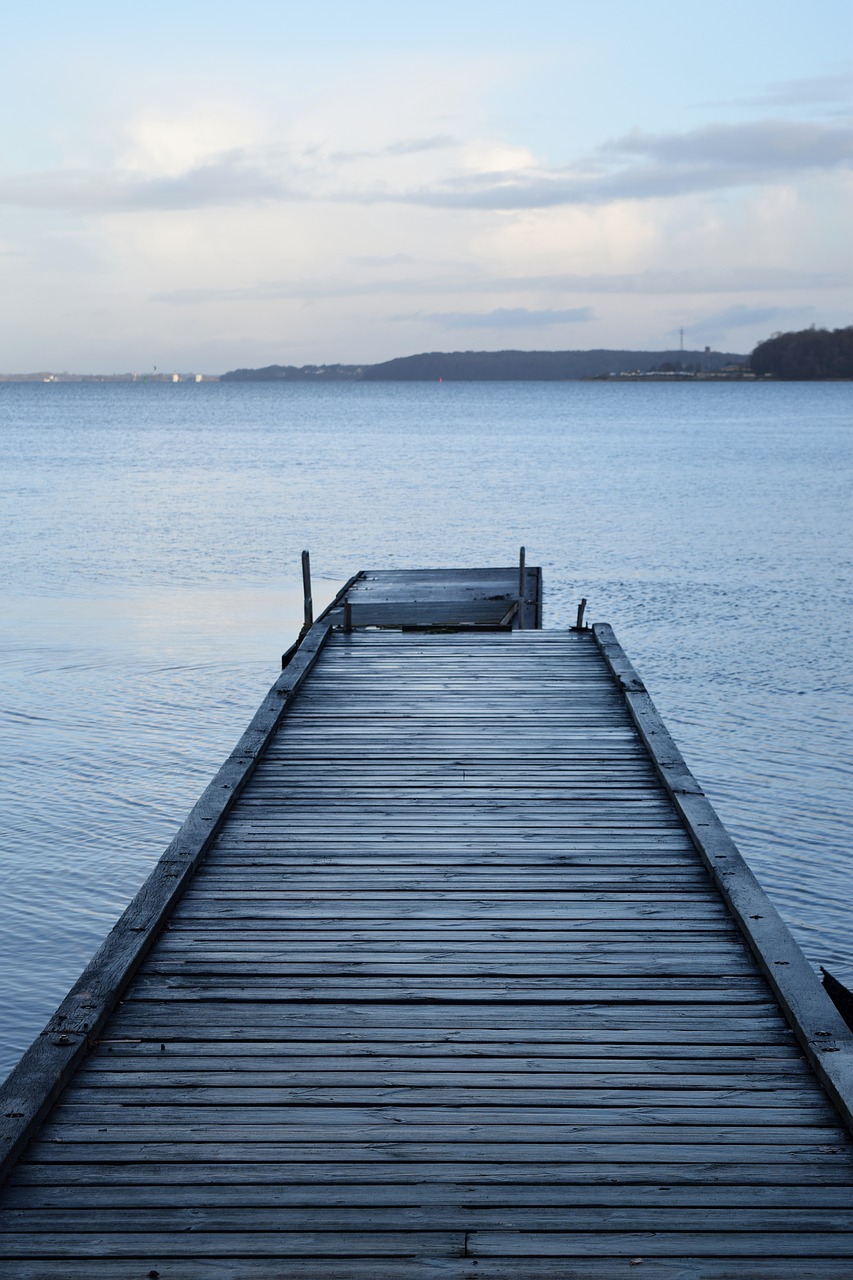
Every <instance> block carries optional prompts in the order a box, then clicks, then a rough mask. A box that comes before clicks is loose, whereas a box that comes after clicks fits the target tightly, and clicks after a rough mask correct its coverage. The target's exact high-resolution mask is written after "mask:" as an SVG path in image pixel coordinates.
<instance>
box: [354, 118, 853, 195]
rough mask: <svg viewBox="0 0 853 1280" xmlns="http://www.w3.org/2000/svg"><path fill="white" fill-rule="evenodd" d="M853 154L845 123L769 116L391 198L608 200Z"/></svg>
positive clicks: (635, 138) (756, 176)
mask: <svg viewBox="0 0 853 1280" xmlns="http://www.w3.org/2000/svg"><path fill="white" fill-rule="evenodd" d="M852 159H853V147H851V139H850V132H849V130H848V129H846V128H843V127H842V126H840V125H828V124H813V123H802V122H797V121H786V120H764V121H758V122H754V123H744V124H733V125H707V126H705V127H702V128H698V129H692V130H690V131H688V132H686V133H671V134H648V133H641V132H639V131H636V132H634V133H630V134H627V135H625V136H624V137H622V138H617V139H616V140H614V141H612V142H609V143H606V144H605V145H604V146H602V147H601V148H599V151H598V152H597V154H596V156H595V157H593V158H592V160H590V161H588V162H587V164H586V167H585V168H577V169H574V170H539V171H530V170H527V171H524V170H519V171H516V172H514V173H512V172H506V171H501V172H499V173H477V174H473V175H464V176H461V177H458V178H454V179H451V180H449V181H447V182H445V183H444V184H441V185H438V186H435V187H433V188H424V189H421V190H415V191H410V192H408V193H401V194H400V195H398V196H396V197H390V196H388V197H386V198H396V199H400V200H404V201H408V202H410V203H413V204H424V205H430V206H433V207H441V208H456V209H465V208H467V209H492V210H521V209H542V208H550V207H554V206H557V205H596V204H608V203H611V202H613V201H617V200H648V199H653V198H661V197H674V196H680V195H688V194H692V193H695V192H703V191H707V192H710V191H720V190H725V189H727V188H730V187H742V186H756V185H762V184H767V183H775V182H778V181H779V180H780V179H782V180H786V181H787V180H790V179H791V178H793V177H794V176H796V175H797V174H802V173H805V172H808V171H810V170H811V171H821V170H823V171H826V170H831V169H835V168H838V167H841V166H849V165H850V162H851V160H852ZM374 198H375V197H374Z"/></svg>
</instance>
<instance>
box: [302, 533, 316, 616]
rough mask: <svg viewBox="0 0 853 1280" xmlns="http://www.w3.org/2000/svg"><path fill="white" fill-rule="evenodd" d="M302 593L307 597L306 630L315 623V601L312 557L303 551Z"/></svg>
mask: <svg viewBox="0 0 853 1280" xmlns="http://www.w3.org/2000/svg"><path fill="white" fill-rule="evenodd" d="M302 594H303V596H304V598H305V630H306V631H308V630H309V628H311V627H312V626H313V625H314V601H313V600H312V599H311V557H310V555H309V554H308V552H307V551H303V552H302Z"/></svg>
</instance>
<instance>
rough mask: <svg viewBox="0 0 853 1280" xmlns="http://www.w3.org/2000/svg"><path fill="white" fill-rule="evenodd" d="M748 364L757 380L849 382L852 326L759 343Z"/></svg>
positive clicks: (781, 335) (852, 370)
mask: <svg viewBox="0 0 853 1280" xmlns="http://www.w3.org/2000/svg"><path fill="white" fill-rule="evenodd" d="M749 362H750V365H751V367H752V371H753V373H756V374H758V375H759V376H760V377H766V376H768V375H771V376H772V377H775V378H784V379H786V380H790V381H807V382H811V381H815V380H817V379H820V378H853V325H850V326H848V327H847V328H846V329H801V330H800V331H799V332H798V333H777V334H774V335H773V337H772V338H768V339H767V340H766V341H765V342H759V344H758V346H757V347H756V348H755V350H754V351H753V353H752V355H751V356H750V358H749Z"/></svg>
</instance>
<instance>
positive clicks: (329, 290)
mask: <svg viewBox="0 0 853 1280" xmlns="http://www.w3.org/2000/svg"><path fill="white" fill-rule="evenodd" d="M402 256H405V255H402ZM365 265H371V263H370V261H369V260H367V261H366V262H365ZM373 265H375V266H376V267H378V268H383V267H387V266H388V265H389V263H388V261H387V260H385V259H380V260H379V261H378V262H376V263H375V264H373ZM851 287H853V272H851V271H796V270H793V269H790V268H764V269H762V268H752V269H750V270H746V271H744V270H736V269H732V268H728V269H721V270H719V271H702V270H698V271H668V270H657V271H638V272H630V273H629V272H623V273H614V274H613V275H605V274H603V273H595V274H588V275H585V274H581V273H577V274H570V273H563V274H559V273H555V274H552V275H524V276H522V275H513V276H485V275H482V274H479V275H478V274H477V273H476V272H475V271H472V270H470V269H469V270H468V271H467V272H465V273H463V272H462V271H461V270H454V271H452V272H451V273H450V274H443V275H435V274H432V273H431V274H430V275H429V276H428V277H424V276H412V275H406V276H396V277H390V278H389V277H388V276H385V275H383V276H381V277H373V278H371V279H366V280H347V279H344V278H333V279H317V278H313V279H311V280H263V281H259V282H258V283H256V284H251V285H246V286H244V287H242V288H231V289H229V288H222V287H212V288H198V289H169V290H164V291H161V292H159V293H157V294H156V295H154V300H155V301H157V302H166V303H170V304H173V305H178V306H193V305H199V304H207V303H211V302H234V303H238V302H279V301H281V300H283V299H294V300H303V299H320V298H351V297H371V296H374V295H377V296H378V295H392V296H393V295H395V294H399V295H403V296H409V297H417V296H419V297H430V296H440V295H452V294H461V293H464V294H467V295H471V294H475V295H476V294H480V295H489V294H491V295H495V294H518V293H523V292H526V291H532V292H539V291H547V292H548V293H550V294H554V293H556V292H562V293H567V294H579V293H580V294H639V295H648V294H657V295H667V294H681V295H688V296H689V295H697V294H720V293H724V294H732V293H734V294H737V293H781V292H790V291H799V292H805V293H813V292H815V291H818V290H819V291H821V292H822V291H825V290H827V289H849V288H851Z"/></svg>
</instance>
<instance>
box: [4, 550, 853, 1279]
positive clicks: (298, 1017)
mask: <svg viewBox="0 0 853 1280" xmlns="http://www.w3.org/2000/svg"><path fill="white" fill-rule="evenodd" d="M491 572H492V573H493V576H492V577H491V578H490V577H489V576H488V573H482V574H481V577H480V579H476V577H475V576H473V575H471V574H469V575H468V576H467V577H464V576H462V575H459V576H457V577H455V578H454V577H453V575H444V576H443V577H439V576H438V575H433V576H432V578H430V577H429V575H427V576H424V575H421V578H420V579H419V580H417V581H416V579H415V576H414V575H407V574H403V573H401V574H398V575H392V574H384V575H371V574H367V575H364V576H363V577H362V578H360V579H359V580H358V581H357V582H355V583H353V584H352V585H351V586H350V588H349V592H348V596H349V598H350V606H351V607H350V610H349V613H348V614H347V616H346V619H345V618H344V605H345V603H346V601H345V600H344V599H343V598H342V599H341V600H339V601H338V602H337V603H336V605H335V606H334V608H332V609H331V610H330V611H329V612H328V613H327V614H326V615H325V616H324V617H323V618H321V619H320V621H319V622H317V623H315V624H314V626H313V628H312V629H311V631H309V633H308V634H307V636H306V637H305V639H304V641H303V643H302V646H301V647H300V649H299V650H298V651H297V653H296V654H295V656H294V657H293V658H292V660H291V661H290V663H289V665H288V666H287V668H286V670H285V671H284V672H283V673H282V676H281V678H280V680H279V681H278V682H277V684H276V686H275V687H274V689H273V690H272V691H271V693H270V695H269V697H268V698H267V700H266V701H265V703H264V704H263V706H262V707H261V709H260V710H259V712H258V715H257V717H256V718H255V721H253V724H252V726H250V729H249V730H248V731H247V734H246V735H245V736H244V738H243V739H242V740H241V743H240V744H239V745H238V748H237V750H236V751H235V753H234V755H233V756H232V757H231V758H230V760H229V762H228V763H227V764H226V766H224V769H223V771H222V773H221V774H220V775H219V776H218V777H217V779H214V782H213V783H211V786H210V787H209V788H208V791H207V792H206V793H205V796H204V797H202V800H201V801H200V802H199V805H198V806H197V808H196V810H194V812H193V814H192V815H191V816H190V818H189V819H188V821H187V823H186V824H185V826H184V828H182V831H181V833H180V834H179V836H178V837H177V838H176V841H175V842H174V843H173V845H172V846H170V849H169V850H168V851H167V853H166V855H165V857H164V860H163V862H161V864H160V866H159V867H158V869H157V871H156V872H155V873H154V875H153V876H152V878H151V880H150V881H149V883H148V885H147V886H146V888H145V889H143V891H142V893H141V895H140V898H139V899H138V900H137V901H136V903H135V904H132V905H131V907H130V908H128V913H127V914H126V916H125V917H124V918H123V922H120V923H119V925H118V926H117V927H116V931H114V935H113V936H111V939H110V940H108V942H107V943H106V944H105V948H104V949H103V950H102V952H101V953H100V955H99V957H96V959H95V960H94V961H93V964H92V966H90V969H89V970H87V973H86V974H84V975H83V978H81V981H80V983H78V984H77V986H76V987H75V989H74V991H73V992H72V993H71V995H70V996H69V998H68V1000H66V1002H65V1003H64V1005H63V1006H62V1007H61V1008H60V1010H59V1011H58V1014H57V1016H56V1018H54V1019H53V1020H52V1022H51V1024H49V1027H48V1028H47V1030H46V1032H45V1034H44V1035H43V1036H42V1037H40V1038H39V1040H38V1041H37V1042H36V1045H34V1046H33V1048H32V1049H31V1050H30V1051H28V1054H27V1055H25V1057H24V1059H23V1061H22V1064H21V1066H20V1067H19V1068H18V1069H17V1071H16V1072H15V1073H13V1076H12V1077H10V1081H9V1082H8V1084H7V1086H6V1088H5V1091H4V1092H3V1094H2V1102H3V1107H2V1112H3V1124H4V1126H5V1128H4V1130H3V1133H4V1141H5V1144H6V1147H5V1150H6V1154H7V1162H8V1164H9V1166H10V1168H11V1172H10V1175H9V1179H8V1183H7V1186H6V1189H5V1192H4V1193H3V1194H2V1196H0V1222H2V1228H3V1234H2V1235H0V1258H2V1259H3V1262H2V1264H0V1267H2V1275H3V1276H4V1278H5V1277H7V1276H8V1277H9V1278H10V1280H12V1278H14V1280H36V1277H38V1278H39V1280H53V1278H58V1277H60V1276H61V1277H63V1278H64V1280H78V1278H82V1277H84V1276H85V1277H87V1280H108V1278H109V1280H131V1277H133V1280H136V1278H137V1277H139V1278H140V1280H142V1278H144V1277H146V1276H149V1277H152V1278H156V1277H160V1278H161V1280H253V1278H261V1277H263V1278H264V1280H279V1278H289V1277H306V1278H307V1277H312V1278H314V1280H350V1278H359V1280H421V1278H426V1277H430V1278H434V1280H461V1278H462V1277H465V1278H466V1280H467V1278H471V1280H475V1278H476V1280H537V1278H541V1280H546V1278H547V1280H557V1277H559V1278H560V1280H614V1278H615V1277H629V1276H631V1277H633V1276H640V1277H642V1276H646V1277H655V1278H656V1280H657V1278H660V1280H687V1278H688V1277H689V1278H695V1280H731V1278H733V1277H737V1278H741V1277H743V1278H749V1280H795V1278H796V1280H804V1278H805V1277H809V1280H811V1278H813V1277H814V1278H818V1280H849V1278H850V1276H851V1275H853V1215H851V1210H853V1152H852V1151H851V1144H850V1140H849V1136H848V1134H847V1132H846V1128H847V1126H849V1125H850V1123H851V1103H853V1086H852V1085H851V1080H852V1079H853V1077H851V1070H853V1036H851V1033H850V1032H849V1031H848V1030H847V1028H846V1027H845V1025H844V1024H843V1022H842V1021H841V1019H840V1017H839V1016H838V1014H837V1013H836V1011H835V1009H834V1007H833V1006H832V1004H831V1003H830V1001H829V1000H828V998H827V997H826V995H825V994H824V992H823V991H822V990H821V988H820V985H819V983H818V981H817V979H816V978H815V977H814V975H813V974H812V972H811V969H810V967H809V966H808V965H807V964H806V962H805V961H804V960H803V958H802V956H801V954H800V952H799V951H798V949H797V948H796V945H795V944H794V942H793V940H792V939H791V937H790V935H789V934H788V932H787V930H786V929H785V927H784V925H782V923H781V921H780V920H779V918H778V916H777V915H776V913H775V911H774V910H773V908H772V906H771V905H770V904H769V902H768V901H767V899H766V898H765V897H764V895H763V893H762V892H761V890H760V889H759V888H758V886H757V885H756V884H755V882H754V880H753V879H752V877H751V876H750V873H749V872H748V870H747V869H746V867H745V866H744V864H743V863H742V861H741V859H740V857H739V855H738V854H737V851H736V849H735V848H734V846H733V845H732V843H731V841H730V840H729V838H728V836H727V835H726V833H725V832H724V831H723V829H722V827H721V826H720V824H719V821H718V820H717V819H716V817H715V815H714V814H713V811H712V810H711V808H710V806H709V804H708V802H707V800H706V799H705V797H704V796H703V795H702V792H701V789H700V788H699V786H698V785H697V784H696V782H695V780H694V779H693V778H692V776H691V775H690V774H689V772H688V771H687V769H686V766H685V765H684V762H683V761H682V760H681V758H680V756H679V755H678V752H677V750H676V749H675V747H674V745H673V744H672V742H671V739H669V737H668V735H667V733H666V730H665V728H664V726H663V725H662V723H661V722H660V720H659V718H658V717H657V713H656V712H655V710H654V707H653V706H652V704H651V702H650V701H649V698H648V695H647V693H646V692H645V689H644V688H643V686H642V684H641V682H640V681H639V678H638V677H637V675H636V673H635V672H634V671H633V669H632V668H631V666H630V664H629V663H628V661H627V659H626V658H625V655H624V654H623V653H622V651H621V649H620V648H619V646H618V644H617V643H616V641H615V638H614V637H613V634H612V632H611V631H610V629H609V628H608V627H604V626H602V627H599V628H596V630H595V633H592V632H557V631H542V630H539V629H536V622H537V621H538V619H539V617H540V616H541V615H540V611H539V610H540V605H539V599H540V593H539V578H538V575H537V573H536V571H534V570H528V571H527V572H528V573H529V574H531V575H533V576H532V577H531V578H530V579H529V580H526V582H527V586H526V590H525V592H523V593H522V595H523V596H524V597H525V602H524V604H523V607H524V608H525V609H527V610H528V611H529V613H528V615H526V618H525V620H526V621H527V627H526V629H519V627H518V622H519V618H518V611H516V613H515V616H513V617H509V618H507V613H508V609H509V604H510V603H511V599H510V600H509V601H508V600H507V599H502V598H500V599H498V598H495V599H488V597H490V596H491V597H502V596H503V595H506V593H507V592H508V593H509V597H510V598H511V597H512V592H513V589H514V588H513V585H512V579H511V577H510V578H509V586H508V587H507V586H506V584H505V582H504V580H503V579H501V578H500V574H501V573H503V574H504V575H505V577H506V575H507V574H511V571H509V570H507V571H491ZM502 582H503V583H504V585H502ZM442 583H444V587H442ZM460 584H462V587H463V591H462V592H461V593H460V590H459V588H460ZM424 586H426V587H427V588H428V590H427V591H426V592H423V588H424ZM515 590H516V591H517V585H516V588H515ZM420 592H423V594H424V596H425V598H424V599H417V598H416V597H417V595H418V593H420ZM396 593H399V596H398V598H395V595H396ZM466 599H467V601H468V605H469V613H468V615H467V616H465V614H464V610H463V608H462V605H463V604H464V602H465V601H466ZM398 604H399V605H400V613H399V615H398V616H397V619H396V622H397V626H398V627H402V626H403V625H405V627H406V628H413V629H406V630H403V629H392V628H393V626H394V621H395V619H394V616H393V615H394V609H395V607H396V605H398ZM504 606H506V607H504ZM359 607H363V608H364V610H365V612H364V613H363V614H362V615H361V619H362V620H361V621H360V618H359ZM368 607H369V608H370V609H371V610H374V612H373V613H371V614H368V612H367V609H368ZM499 609H501V610H502V612H500V614H498V611H499ZM377 610H378V612H377ZM344 620H345V621H346V624H347V625H348V626H351V627H352V630H351V631H349V630H345V629H344V626H343V625H342V624H343V622H344ZM418 627H420V628H423V629H420V630H418V629H414V628H418ZM223 797H224V799H223ZM134 970H135V972H133V971H134ZM66 1082H67V1083H66ZM63 1083H65V1087H64V1089H63V1091H62V1092H61V1093H59V1088H60V1085H61V1084H63ZM55 1094H58V1097H57V1098H56V1099H55V1100H54V1095H55ZM42 1119H43V1123H41V1124H40V1127H39V1122H40V1121H41V1120H42ZM16 1158H17V1162H16Z"/></svg>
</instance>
